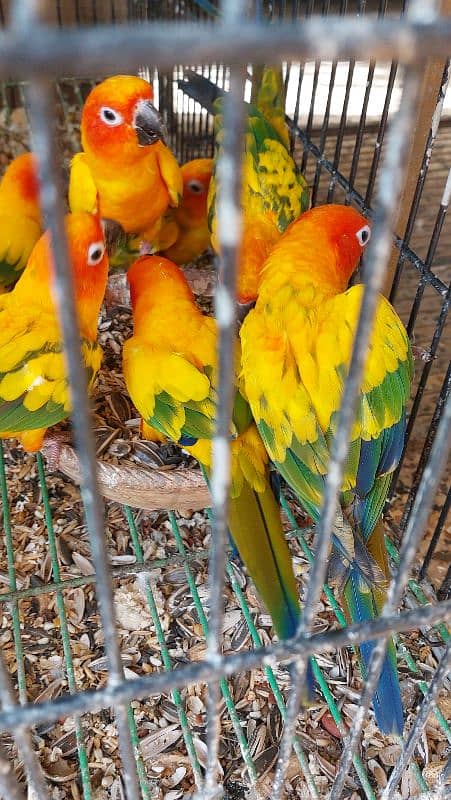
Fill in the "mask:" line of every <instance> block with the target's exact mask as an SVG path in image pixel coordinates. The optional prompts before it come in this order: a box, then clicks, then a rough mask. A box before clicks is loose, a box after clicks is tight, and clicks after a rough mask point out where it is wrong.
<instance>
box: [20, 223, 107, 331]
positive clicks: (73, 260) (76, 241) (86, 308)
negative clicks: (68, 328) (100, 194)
mask: <svg viewBox="0 0 451 800" xmlns="http://www.w3.org/2000/svg"><path fill="white" fill-rule="evenodd" d="M65 228H66V236H67V243H68V248H69V258H70V266H71V271H72V279H73V284H74V295H75V304H76V307H77V312H78V321H79V325H80V331H81V333H82V335H83V336H85V337H87V338H90V339H91V340H94V339H95V338H96V336H97V320H98V315H99V311H100V306H101V304H102V300H103V296H104V294H105V289H106V283H107V279H108V256H107V254H106V247H105V243H104V239H103V230H102V225H101V222H100V219H99V218H98V217H95V216H93V215H92V214H88V213H87V212H84V211H83V212H79V213H76V214H66V217H65ZM54 282H55V260H54V255H53V250H52V244H51V234H50V231H46V232H45V233H44V234H43V235H42V236H41V238H40V239H39V240H38V241H37V242H36V244H35V246H34V248H33V251H32V253H31V255H30V258H29V260H28V264H27V267H26V269H25V270H24V272H23V273H22V275H21V277H20V279H19V280H18V282H17V283H16V286H15V287H14V289H13V291H12V293H11V296H14V297H15V298H17V300H18V301H19V302H31V303H36V304H40V305H42V306H45V307H49V306H50V307H51V306H54V305H56V302H57V298H56V295H55V292H54ZM49 288H50V291H49Z"/></svg>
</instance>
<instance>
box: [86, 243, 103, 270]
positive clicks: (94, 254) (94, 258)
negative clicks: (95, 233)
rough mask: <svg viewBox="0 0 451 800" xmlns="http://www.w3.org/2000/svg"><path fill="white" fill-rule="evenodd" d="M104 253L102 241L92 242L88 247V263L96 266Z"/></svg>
mask: <svg viewBox="0 0 451 800" xmlns="http://www.w3.org/2000/svg"><path fill="white" fill-rule="evenodd" d="M104 255H105V245H104V243H103V242H93V243H92V244H90V245H89V247H88V265H89V266H90V267H96V266H97V264H100V262H101V260H102V258H103V256H104Z"/></svg>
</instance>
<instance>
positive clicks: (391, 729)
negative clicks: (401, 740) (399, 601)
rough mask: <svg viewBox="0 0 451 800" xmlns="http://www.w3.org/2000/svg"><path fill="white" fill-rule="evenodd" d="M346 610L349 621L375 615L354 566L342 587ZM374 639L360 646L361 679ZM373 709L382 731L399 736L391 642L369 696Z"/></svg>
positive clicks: (401, 724) (400, 724)
mask: <svg viewBox="0 0 451 800" xmlns="http://www.w3.org/2000/svg"><path fill="white" fill-rule="evenodd" d="M344 600H345V606H346V610H347V612H348V615H349V617H350V618H351V620H352V622H367V621H369V620H371V619H374V618H375V617H376V616H378V609H377V604H376V598H375V594H374V591H372V590H370V589H369V587H368V586H367V585H366V584H365V583H364V582H362V576H361V573H360V571H359V570H358V569H356V568H351V572H350V575H349V578H348V580H347V582H346V586H345V588H344ZM374 647H375V642H364V644H362V645H360V653H361V655H362V660H363V670H364V676H363V677H364V678H365V677H366V675H367V673H368V668H369V664H370V660H371V655H372V653H373V650H374ZM373 708H374V715H375V718H376V724H377V726H378V728H379V730H380V731H381V732H382V733H385V734H389V733H396V734H399V735H400V736H401V735H402V732H403V729H404V714H403V708H402V702H401V692H400V688H399V680H398V672H397V669H396V653H395V648H394V645H393V642H392V641H391V642H390V644H389V646H388V649H387V653H386V656H385V659H384V664H383V667H382V672H381V674H380V677H379V681H378V683H377V687H376V691H375V693H374V696H373Z"/></svg>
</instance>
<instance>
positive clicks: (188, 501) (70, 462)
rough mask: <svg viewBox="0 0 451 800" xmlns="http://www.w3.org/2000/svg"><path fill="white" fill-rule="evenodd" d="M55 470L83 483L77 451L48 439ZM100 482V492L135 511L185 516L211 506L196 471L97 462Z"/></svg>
mask: <svg viewBox="0 0 451 800" xmlns="http://www.w3.org/2000/svg"><path fill="white" fill-rule="evenodd" d="M42 453H43V455H44V457H49V458H50V460H51V462H52V469H58V470H60V471H61V472H63V473H64V475H66V476H67V477H68V478H70V479H71V480H72V481H74V482H75V483H78V484H79V483H80V477H81V472H80V463H79V461H78V457H77V454H76V452H75V450H74V449H73V448H72V447H70V446H69V445H67V444H62V443H60V442H58V443H57V446H56V447H55V442H54V441H53V440H52V438H51V436H48V437H47V438H46V440H45V442H44V445H43V447H42ZM97 480H98V482H99V489H100V492H101V493H102V495H103V496H104V497H106V498H107V499H108V500H114V501H115V502H117V503H121V504H122V505H129V506H132V508H143V509H146V510H147V511H159V510H167V509H171V510H173V511H180V512H181V513H186V512H187V511H199V510H200V509H202V508H207V507H208V506H209V505H210V492H209V491H208V488H207V486H206V483H205V481H204V478H203V476H202V474H201V472H200V471H198V470H196V469H171V470H159V469H155V470H145V469H142V468H140V467H138V466H136V467H133V466H128V465H127V466H124V465H121V466H116V465H114V464H107V463H105V462H103V461H100V460H98V461H97Z"/></svg>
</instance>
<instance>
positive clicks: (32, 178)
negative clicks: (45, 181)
mask: <svg viewBox="0 0 451 800" xmlns="http://www.w3.org/2000/svg"><path fill="white" fill-rule="evenodd" d="M11 190H12V191H13V192H14V194H15V195H16V196H18V197H19V198H20V199H21V200H22V202H24V203H26V204H27V205H28V206H30V207H34V208H35V209H36V213H35V214H34V215H33V216H34V217H36V218H39V217H40V210H39V181H38V166H37V162H36V158H35V156H34V155H33V153H23V155H21V156H17V158H15V159H14V161H11V163H10V164H9V166H8V168H7V170H6V172H5V174H4V176H3V179H2V191H7V192H8V193H9V192H10V191H11Z"/></svg>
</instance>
